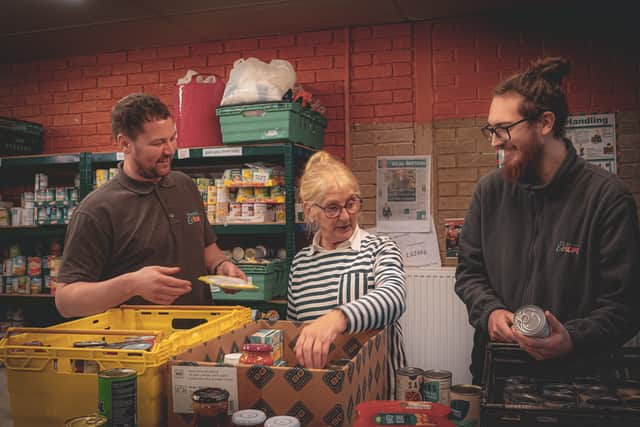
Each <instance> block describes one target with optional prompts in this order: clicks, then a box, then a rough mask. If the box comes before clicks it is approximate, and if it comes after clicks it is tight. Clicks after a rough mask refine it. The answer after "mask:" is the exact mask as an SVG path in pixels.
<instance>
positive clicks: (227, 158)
mask: <svg viewBox="0 0 640 427" xmlns="http://www.w3.org/2000/svg"><path fill="white" fill-rule="evenodd" d="M314 151H315V150H314V149H312V148H309V147H306V146H302V145H297V144H293V143H290V142H280V143H271V144H247V145H229V146H221V147H203V148H185V149H178V150H177V151H176V154H175V156H174V166H176V167H178V168H180V167H182V166H198V167H206V166H208V165H211V166H216V165H217V166H223V165H226V164H228V163H230V162H233V161H236V162H243V161H247V160H265V159H280V160H281V161H282V162H283V165H284V169H285V189H286V194H287V197H286V199H285V223H284V224H228V225H221V224H216V225H213V228H214V231H215V232H216V233H217V234H218V235H221V236H226V235H285V247H286V250H287V265H290V263H291V261H292V259H293V255H294V254H295V253H296V249H297V248H296V233H297V232H301V231H303V230H304V226H302V225H301V224H296V223H295V189H294V180H295V176H296V169H297V167H298V166H299V165H300V164H302V163H304V162H305V161H306V160H307V159H308V158H309V157H310V156H311V155H312V154H313V153H314ZM122 159H123V157H122V153H117V152H98V153H89V152H82V153H73V154H51V155H35V156H17V157H3V158H0V171H4V170H6V168H30V169H33V173H34V174H35V173H37V172H38V170H37V168H38V167H39V166H43V167H44V166H48V167H50V166H62V165H66V167H70V166H72V167H75V168H77V173H79V174H80V194H79V196H80V198H81V199H82V198H84V197H85V196H86V195H87V194H89V193H90V192H91V190H92V187H93V168H94V166H96V165H111V166H112V167H113V166H114V165H115V164H117V162H119V161H121V160H122ZM65 232H66V225H47V226H35V227H7V228H0V242H1V241H8V240H11V241H16V240H20V239H23V238H38V237H43V238H47V237H63V236H64V234H65ZM5 298H12V299H15V300H16V301H17V300H20V298H22V299H24V298H29V297H28V296H13V295H6V294H0V300H2V299H5ZM43 300H44V301H53V298H48V299H47V298H43Z"/></svg>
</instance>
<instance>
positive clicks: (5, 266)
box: [2, 258, 13, 276]
mask: <svg viewBox="0 0 640 427" xmlns="http://www.w3.org/2000/svg"><path fill="white" fill-rule="evenodd" d="M2 274H3V275H4V276H13V258H5V259H4V260H3V261H2Z"/></svg>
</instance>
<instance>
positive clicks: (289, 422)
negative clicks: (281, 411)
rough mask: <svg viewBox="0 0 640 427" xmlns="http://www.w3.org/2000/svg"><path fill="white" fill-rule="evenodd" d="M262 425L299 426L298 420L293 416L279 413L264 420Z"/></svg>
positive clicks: (268, 426)
mask: <svg viewBox="0 0 640 427" xmlns="http://www.w3.org/2000/svg"><path fill="white" fill-rule="evenodd" d="M264 427H300V421H299V420H298V419H297V418H295V417H290V416H287V415H280V416H277V417H271V418H269V419H268V420H266V421H265V422H264Z"/></svg>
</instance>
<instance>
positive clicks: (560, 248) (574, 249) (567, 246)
mask: <svg viewBox="0 0 640 427" xmlns="http://www.w3.org/2000/svg"><path fill="white" fill-rule="evenodd" d="M556 252H558V253H565V254H573V255H579V254H580V245H579V244H577V243H570V242H563V241H562V240H561V241H559V242H558V244H557V245H556Z"/></svg>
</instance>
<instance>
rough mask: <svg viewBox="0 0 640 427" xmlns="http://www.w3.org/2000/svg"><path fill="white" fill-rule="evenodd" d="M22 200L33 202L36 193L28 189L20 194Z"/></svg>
mask: <svg viewBox="0 0 640 427" xmlns="http://www.w3.org/2000/svg"><path fill="white" fill-rule="evenodd" d="M20 200H21V201H23V202H33V201H34V200H35V193H33V192H31V191H27V192H24V193H22V195H20Z"/></svg>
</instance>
